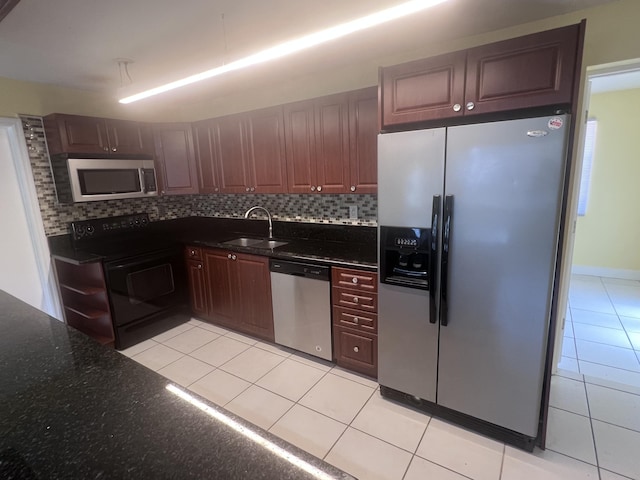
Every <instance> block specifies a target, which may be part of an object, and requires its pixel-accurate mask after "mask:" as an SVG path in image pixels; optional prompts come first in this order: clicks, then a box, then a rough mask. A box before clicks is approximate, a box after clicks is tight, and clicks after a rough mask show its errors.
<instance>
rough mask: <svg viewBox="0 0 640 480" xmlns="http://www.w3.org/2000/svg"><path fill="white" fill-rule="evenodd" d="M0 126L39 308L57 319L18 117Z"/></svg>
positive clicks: (53, 283) (55, 294)
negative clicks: (27, 240) (25, 231)
mask: <svg viewBox="0 0 640 480" xmlns="http://www.w3.org/2000/svg"><path fill="white" fill-rule="evenodd" d="M0 129H3V130H5V131H6V132H7V137H8V139H9V149H10V151H11V160H12V162H13V165H14V167H15V170H16V176H17V178H18V187H19V189H20V196H21V199H22V208H23V211H24V215H25V217H26V219H27V224H28V226H29V237H30V240H31V247H32V249H33V254H34V257H35V261H36V266H37V269H38V277H39V279H40V285H41V287H42V292H43V294H44V301H43V308H44V309H45V313H48V314H49V315H51V316H54V317H56V318H57V319H59V320H61V319H62V318H63V317H62V309H61V307H60V300H59V298H58V292H57V287H56V279H55V274H54V272H53V268H52V264H51V256H50V252H49V244H48V242H47V235H46V233H45V230H44V224H43V222H42V214H41V212H40V204H39V202H38V193H37V191H36V185H35V181H34V179H33V172H32V170H31V161H30V159H29V150H28V149H27V143H26V140H25V137H24V133H23V129H22V121H21V120H20V119H19V118H9V117H0Z"/></svg>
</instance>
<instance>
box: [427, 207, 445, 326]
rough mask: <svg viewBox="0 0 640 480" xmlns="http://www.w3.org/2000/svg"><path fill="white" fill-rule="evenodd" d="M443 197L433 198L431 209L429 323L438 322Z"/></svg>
mask: <svg viewBox="0 0 640 480" xmlns="http://www.w3.org/2000/svg"><path fill="white" fill-rule="evenodd" d="M441 200H442V197H441V196H440V195H434V196H433V203H432V207H431V248H430V251H429V323H436V322H437V321H438V316H437V315H438V312H437V309H436V291H437V285H436V283H437V276H436V273H437V272H436V262H437V261H438V222H439V221H440V206H441Z"/></svg>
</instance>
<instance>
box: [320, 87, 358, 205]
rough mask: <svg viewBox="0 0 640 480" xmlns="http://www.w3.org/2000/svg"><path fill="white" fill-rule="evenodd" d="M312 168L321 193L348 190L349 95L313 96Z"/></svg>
mask: <svg viewBox="0 0 640 480" xmlns="http://www.w3.org/2000/svg"><path fill="white" fill-rule="evenodd" d="M315 127H316V128H315V133H316V172H317V175H318V185H317V187H316V190H317V191H319V192H321V193H346V192H349V186H350V183H349V96H348V94H339V95H330V96H327V97H321V98H318V99H316V106H315Z"/></svg>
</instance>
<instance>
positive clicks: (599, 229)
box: [573, 89, 640, 272]
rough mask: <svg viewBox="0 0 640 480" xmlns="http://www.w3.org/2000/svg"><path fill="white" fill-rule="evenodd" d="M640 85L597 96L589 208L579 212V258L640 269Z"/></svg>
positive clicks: (603, 265)
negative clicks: (594, 146)
mask: <svg viewBox="0 0 640 480" xmlns="http://www.w3.org/2000/svg"><path fill="white" fill-rule="evenodd" d="M638 111H640V89H634V90H624V91H618V92H608V93H601V94H597V95H592V97H591V102H590V104H589V116H590V117H595V118H596V119H597V120H598V133H597V138H596V150H595V156H594V159H593V169H592V177H591V190H590V195H589V203H588V206H587V213H586V215H585V216H583V217H578V221H577V224H576V237H575V245H574V254H573V263H574V265H577V266H582V267H585V266H586V267H599V268H607V269H622V270H636V271H639V272H640V208H639V207H640V188H639V186H638V182H639V181H640V136H639V135H638V113H637V112H638Z"/></svg>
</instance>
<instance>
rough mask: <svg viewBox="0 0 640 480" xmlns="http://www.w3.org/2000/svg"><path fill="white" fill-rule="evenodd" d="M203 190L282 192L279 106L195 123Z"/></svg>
mask: <svg viewBox="0 0 640 480" xmlns="http://www.w3.org/2000/svg"><path fill="white" fill-rule="evenodd" d="M194 132H195V135H196V143H197V145H198V167H199V173H200V184H201V188H203V187H204V189H202V190H201V191H202V192H203V193H217V192H221V193H285V192H286V186H287V180H286V179H287V173H286V164H285V143H284V118H283V115H282V107H274V108H267V109H262V110H256V111H252V112H248V113H241V114H237V115H228V116H225V117H220V118H214V119H211V120H204V121H202V122H196V123H195V124H194Z"/></svg>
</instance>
